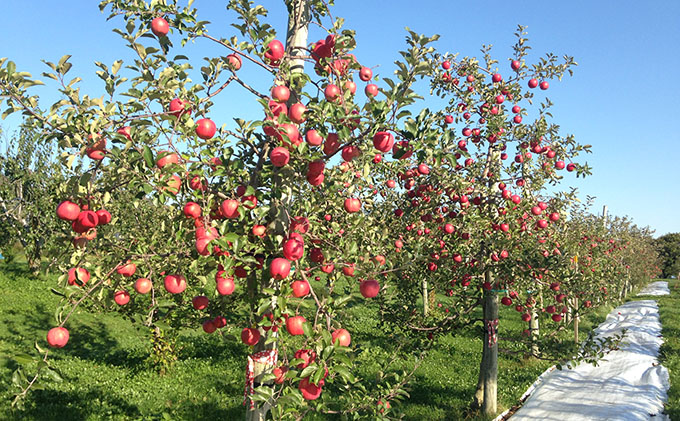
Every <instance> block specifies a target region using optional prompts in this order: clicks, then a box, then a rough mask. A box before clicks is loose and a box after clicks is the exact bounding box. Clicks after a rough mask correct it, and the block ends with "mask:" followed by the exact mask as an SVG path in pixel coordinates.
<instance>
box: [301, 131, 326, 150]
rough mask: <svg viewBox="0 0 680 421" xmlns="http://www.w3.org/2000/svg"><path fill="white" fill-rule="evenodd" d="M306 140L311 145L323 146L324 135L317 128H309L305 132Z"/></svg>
mask: <svg viewBox="0 0 680 421" xmlns="http://www.w3.org/2000/svg"><path fill="white" fill-rule="evenodd" d="M305 140H306V141H307V143H308V144H309V146H321V144H322V143H323V137H322V136H321V135H320V134H319V132H317V131H316V130H314V129H312V130H307V133H306V134H305Z"/></svg>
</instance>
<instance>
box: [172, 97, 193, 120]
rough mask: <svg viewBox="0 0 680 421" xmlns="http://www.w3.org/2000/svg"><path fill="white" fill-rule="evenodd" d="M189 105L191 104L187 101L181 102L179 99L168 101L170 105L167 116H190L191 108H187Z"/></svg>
mask: <svg viewBox="0 0 680 421" xmlns="http://www.w3.org/2000/svg"><path fill="white" fill-rule="evenodd" d="M189 105H191V103H190V102H189V101H183V100H181V99H179V98H175V99H173V100H172V101H170V105H169V106H168V109H169V111H170V112H169V114H170V115H171V116H175V117H177V118H179V117H181V116H182V115H184V114H187V115H189V114H191V108H189Z"/></svg>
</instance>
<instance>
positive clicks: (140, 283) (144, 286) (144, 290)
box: [135, 278, 152, 294]
mask: <svg viewBox="0 0 680 421" xmlns="http://www.w3.org/2000/svg"><path fill="white" fill-rule="evenodd" d="M151 286H152V284H151V280H150V279H148V278H139V279H137V282H135V291H137V293H139V294H148V293H149V291H151Z"/></svg>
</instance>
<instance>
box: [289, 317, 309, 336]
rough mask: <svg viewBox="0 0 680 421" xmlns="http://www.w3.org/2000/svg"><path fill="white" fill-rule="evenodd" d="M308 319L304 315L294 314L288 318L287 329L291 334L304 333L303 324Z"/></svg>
mask: <svg viewBox="0 0 680 421" xmlns="http://www.w3.org/2000/svg"><path fill="white" fill-rule="evenodd" d="M306 321H307V320H306V319H305V318H304V317H302V316H293V317H289V318H288V319H286V330H287V331H288V333H289V334H291V335H302V334H303V333H305V332H304V330H303V329H302V324H303V323H305V322H306Z"/></svg>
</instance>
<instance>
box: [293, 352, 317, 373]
mask: <svg viewBox="0 0 680 421" xmlns="http://www.w3.org/2000/svg"><path fill="white" fill-rule="evenodd" d="M294 356H295V359H296V360H302V362H301V363H299V364H298V365H296V366H295V367H296V368H297V369H298V370H303V369H305V368H307V367H308V366H309V365H310V364H312V363H313V362H314V361H315V360H316V352H314V351H312V350H311V349H298V350H297V351H295V355H294Z"/></svg>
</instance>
